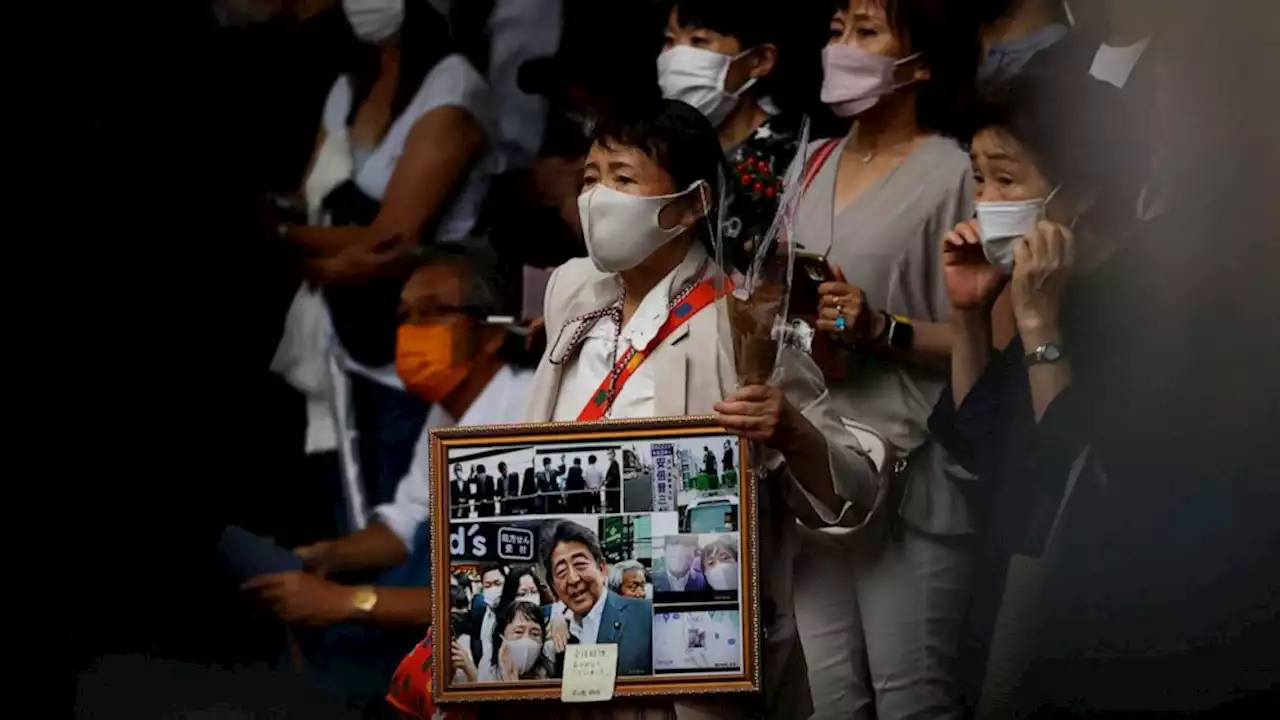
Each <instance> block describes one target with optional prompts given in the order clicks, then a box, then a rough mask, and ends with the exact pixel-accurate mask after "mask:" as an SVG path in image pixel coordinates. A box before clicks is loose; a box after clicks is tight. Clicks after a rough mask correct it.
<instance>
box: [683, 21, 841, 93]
mask: <svg viewBox="0 0 1280 720" xmlns="http://www.w3.org/2000/svg"><path fill="white" fill-rule="evenodd" d="M671 6H672V7H673V9H674V10H675V13H676V22H677V23H678V24H679V25H680V27H682V28H701V29H705V30H711V31H713V32H717V33H719V34H721V35H725V36H728V37H733V38H736V39H737V40H738V43H739V44H740V45H741V46H742V49H743V50H750V49H751V48H754V47H758V46H760V45H765V44H768V45H773V46H774V47H776V48H777V49H778V60H777V63H776V64H775V65H774V67H773V71H772V72H771V73H769V75H767V76H765V77H763V78H760V80H759V81H757V83H756V85H755V86H754V87H753V88H752V90H751V91H750V92H751V93H752V94H753V95H754V96H755V97H769V98H770V99H772V100H773V101H774V103H775V104H777V105H778V106H779V107H780V108H781V109H783V110H786V111H790V110H796V111H800V110H803V109H804V107H805V105H811V104H813V102H814V99H816V98H817V96H818V90H819V88H820V87H821V84H822V64H821V50H822V43H823V42H825V40H826V35H825V32H826V28H827V23H826V21H827V18H826V17H820V16H819V14H820V13H822V12H823V10H825V8H824V7H823V5H822V4H821V3H804V4H802V5H801V7H795V6H794V5H787V6H782V5H779V4H778V3H777V2H776V0H674V2H672V3H671Z"/></svg>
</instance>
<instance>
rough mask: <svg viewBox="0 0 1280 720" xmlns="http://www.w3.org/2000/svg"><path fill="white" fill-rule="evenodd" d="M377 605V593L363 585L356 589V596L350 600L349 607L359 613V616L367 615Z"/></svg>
mask: <svg viewBox="0 0 1280 720" xmlns="http://www.w3.org/2000/svg"><path fill="white" fill-rule="evenodd" d="M377 605H378V591H377V590H374V589H373V587H372V586H369V585H363V586H361V587H358V588H356V594H355V595H354V596H353V597H352V598H351V606H352V607H354V608H355V609H356V610H358V611H360V614H361V615H368V614H369V613H372V612H373V609H374V608H375V607H376V606H377Z"/></svg>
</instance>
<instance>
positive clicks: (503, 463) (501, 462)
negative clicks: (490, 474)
mask: <svg viewBox="0 0 1280 720" xmlns="http://www.w3.org/2000/svg"><path fill="white" fill-rule="evenodd" d="M506 466H507V463H506V462H505V461H502V460H499V461H498V469H502V468H505V467H506Z"/></svg>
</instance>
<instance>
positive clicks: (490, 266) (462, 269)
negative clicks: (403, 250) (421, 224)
mask: <svg viewBox="0 0 1280 720" xmlns="http://www.w3.org/2000/svg"><path fill="white" fill-rule="evenodd" d="M412 259H413V264H414V265H415V267H417V268H421V267H426V266H433V265H435V266H438V265H447V266H452V267H454V268H456V269H457V270H458V272H459V273H460V274H461V276H462V277H463V278H465V279H466V280H465V282H464V283H463V290H462V304H463V306H465V307H466V308H467V309H469V310H471V311H473V312H475V313H476V314H478V315H485V316H487V315H502V314H504V311H505V307H504V298H505V297H506V291H507V288H506V283H505V282H504V281H503V275H502V273H501V272H500V269H501V268H500V265H499V261H498V256H497V253H495V252H494V251H493V250H492V248H491V247H490V246H489V244H488V243H486V242H467V243H451V244H448V245H422V246H419V247H416V248H414V250H413V253H412Z"/></svg>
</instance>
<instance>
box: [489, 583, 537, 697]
mask: <svg viewBox="0 0 1280 720" xmlns="http://www.w3.org/2000/svg"><path fill="white" fill-rule="evenodd" d="M503 596H504V597H505V596H506V593H505V592H504V593H503ZM495 616H496V621H495V622H494V623H493V659H492V660H491V662H492V663H493V667H495V668H496V667H498V658H499V657H501V654H500V653H499V652H498V651H499V650H500V649H501V648H502V634H503V633H505V632H506V631H507V626H508V625H510V624H511V623H512V622H514V621H515V620H517V619H520V618H523V619H525V620H528V621H530V622H532V623H534V624H536V625H537V626H538V627H540V628H542V639H543V640H546V639H547V619H546V618H545V617H543V615H542V608H539V607H535V606H533V605H531V604H529V603H518V602H508V603H504V604H500V605H498V611H497V612H496V613H495ZM539 668H540V671H539V672H537V675H538V676H540V677H550V676H551V670H552V664H551V660H549V659H548V658H547V656H546V655H545V654H543V653H538V661H537V662H536V663H534V666H533V668H532V669H530V672H534V671H535V670H538V669H539Z"/></svg>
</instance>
